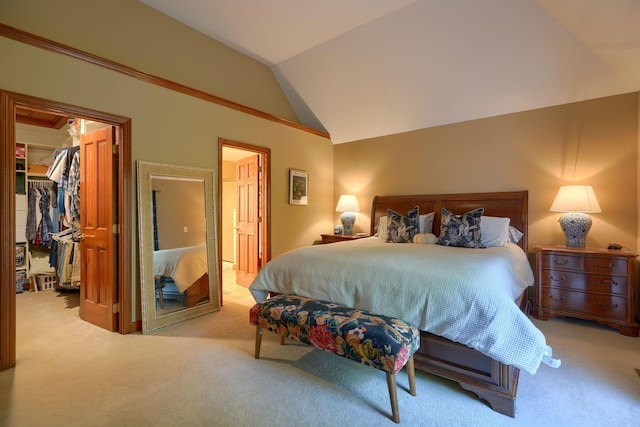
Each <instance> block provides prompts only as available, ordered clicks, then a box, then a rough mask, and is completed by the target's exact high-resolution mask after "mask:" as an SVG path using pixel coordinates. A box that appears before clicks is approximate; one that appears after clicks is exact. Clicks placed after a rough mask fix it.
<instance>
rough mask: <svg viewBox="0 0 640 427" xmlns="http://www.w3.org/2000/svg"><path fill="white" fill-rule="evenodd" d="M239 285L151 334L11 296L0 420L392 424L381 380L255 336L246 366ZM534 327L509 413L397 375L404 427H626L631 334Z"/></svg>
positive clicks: (61, 299) (637, 416) (72, 306)
mask: <svg viewBox="0 0 640 427" xmlns="http://www.w3.org/2000/svg"><path fill="white" fill-rule="evenodd" d="M252 304H253V299H252V298H251V296H250V294H249V292H248V290H247V289H245V288H242V287H238V286H235V287H234V288H233V289H232V290H231V292H229V293H226V294H224V307H223V308H222V310H220V311H219V312H216V313H213V314H209V315H206V316H202V317H199V318H197V319H193V320H190V321H187V322H183V323H180V324H176V325H173V326H171V327H167V328H165V329H162V330H159V331H158V332H156V333H154V334H150V335H141V334H130V335H125V336H123V335H119V334H117V333H110V332H107V331H104V330H102V329H99V328H97V327H94V326H92V325H90V324H88V323H86V322H83V321H81V320H80V319H79V318H78V308H77V294H76V295H70V294H58V293H55V292H54V291H48V292H40V293H38V294H35V293H25V294H20V295H18V296H17V311H18V330H17V343H18V354H17V358H18V362H17V366H16V367H15V368H14V369H11V370H8V371H4V372H0V425H1V426H8V427H14V426H15V427H29V426H69V427H71V426H83V427H85V426H258V425H260V426H282V425H304V426H335V425H349V426H378V425H380V426H384V425H389V426H391V425H395V424H394V423H393V422H392V421H391V420H390V419H389V416H390V412H391V409H390V405H389V400H388V392H387V387H386V381H385V376H384V374H383V373H382V372H379V371H376V370H373V369H370V368H367V367H364V366H361V365H358V364H356V363H354V362H351V361H348V360H346V359H343V358H340V357H336V356H332V355H330V354H327V353H323V352H321V351H319V350H312V349H311V348H309V347H307V346H304V345H301V344H295V343H293V342H291V341H288V342H287V343H288V345H285V346H280V345H279V344H278V337H277V336H276V335H274V334H270V333H265V336H264V339H263V344H262V354H261V355H262V358H261V359H260V360H255V359H254V358H253V350H254V334H255V329H254V327H253V326H251V325H250V324H249V322H248V308H249V307H250V306H251V305H252ZM534 322H535V323H536V324H537V325H538V326H539V327H540V328H541V329H542V330H543V332H544V333H545V335H546V337H547V340H548V342H549V343H550V345H552V346H553V347H554V354H555V355H556V356H557V357H559V358H561V359H562V367H561V368H560V369H551V368H549V367H547V366H544V365H543V366H541V367H540V370H539V371H538V373H537V374H536V375H534V376H531V375H528V374H526V373H522V374H521V375H520V383H519V387H518V390H519V392H518V400H517V408H516V418H515V419H512V418H509V417H505V416H503V415H500V414H498V413H496V412H493V411H492V410H491V409H490V408H489V407H488V405H487V404H486V403H484V402H483V401H481V400H479V399H478V398H477V397H476V396H475V395H474V394H473V393H470V392H467V391H465V390H463V389H461V388H460V387H459V386H458V385H457V384H455V383H452V382H450V381H446V380H442V379H440V378H437V377H434V376H432V375H428V374H425V373H421V372H418V373H417V389H418V395H417V396H416V397H412V396H411V395H409V393H408V392H407V387H408V385H407V378H406V375H405V372H404V371H402V372H401V373H400V374H398V387H399V390H398V403H399V408H400V418H401V423H402V425H405V426H536V427H539V426H551V425H553V426H618V427H620V426H638V425H639V424H638V420H640V381H638V377H637V375H636V372H635V367H636V366H638V362H639V361H640V339H638V338H630V337H624V336H621V335H620V334H618V333H617V332H615V331H613V330H611V329H609V328H606V327H603V326H600V325H597V324H594V323H591V322H584V321H579V320H571V319H551V320H549V321H547V322H542V321H537V320H534Z"/></svg>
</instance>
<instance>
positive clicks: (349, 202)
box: [336, 194, 360, 212]
mask: <svg viewBox="0 0 640 427" xmlns="http://www.w3.org/2000/svg"><path fill="white" fill-rule="evenodd" d="M336 212H360V206H358V199H356V196H354V195H353V194H343V195H341V196H340V199H338V206H336Z"/></svg>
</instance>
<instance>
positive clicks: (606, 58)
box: [141, 0, 640, 143]
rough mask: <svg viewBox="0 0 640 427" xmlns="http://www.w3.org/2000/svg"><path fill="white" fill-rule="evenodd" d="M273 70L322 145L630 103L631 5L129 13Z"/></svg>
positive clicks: (638, 62)
mask: <svg viewBox="0 0 640 427" xmlns="http://www.w3.org/2000/svg"><path fill="white" fill-rule="evenodd" d="M141 1H142V2H143V3H145V4H147V5H149V6H151V7H153V8H155V9H157V10H159V11H161V12H163V13H165V14H167V15H169V16H171V17H173V18H174V19H176V20H178V21H180V22H182V23H184V24H186V25H188V26H190V27H192V28H194V29H196V30H198V31H200V32H202V33H204V34H206V35H208V36H210V37H211V38H214V39H216V40H218V41H220V42H222V43H225V44H227V45H229V46H231V47H233V48H235V49H237V50H238V51H240V52H242V53H244V54H246V55H249V56H251V57H253V58H255V59H257V60H259V61H261V62H263V63H264V64H267V65H268V66H270V67H271V69H272V70H273V73H274V75H275V76H276V78H277V79H278V81H279V83H280V85H281V87H282V88H283V90H284V92H285V93H286V95H287V97H288V99H289V101H290V102H291V104H292V106H293V108H294V109H295V111H296V113H297V115H298V117H299V119H300V121H301V122H302V123H304V124H306V125H309V126H311V127H314V128H317V129H321V130H325V131H327V132H329V133H330V135H331V139H332V141H333V142H334V143H345V142H351V141H356V140H360V139H366V138H373V137H378V136H383V135H390V134H395V133H400V132H405V131H411V130H416V129H421V128H427V127H432V126H438V125H443V124H449V123H456V122H461V121H466V120H473V119H479V118H483V117H491V116H497V115H502V114H507V113H513V112H518V111H525V110H531V109H536V108H541V107H548V106H553V105H560V104H565V103H570V102H576V101H582V100H587V99H594V98H599V97H603V96H609V95H615V94H621V93H628V92H636V91H638V90H640V24H639V23H640V0H515V1H514V0H393V1H389V0H348V1H347V0H321V1H319V0H268V1H253V0H181V1H179V2H177V1H174V0H141Z"/></svg>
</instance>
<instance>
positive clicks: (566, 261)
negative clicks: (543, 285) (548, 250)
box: [553, 258, 569, 265]
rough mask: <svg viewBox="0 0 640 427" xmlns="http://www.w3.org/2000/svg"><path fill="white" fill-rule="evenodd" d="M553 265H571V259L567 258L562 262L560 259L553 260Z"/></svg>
mask: <svg viewBox="0 0 640 427" xmlns="http://www.w3.org/2000/svg"><path fill="white" fill-rule="evenodd" d="M553 263H554V264H556V265H567V264H568V263H569V259H567V258H565V259H563V260H562V262H560V261H558V258H554V259H553Z"/></svg>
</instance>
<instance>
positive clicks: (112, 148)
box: [111, 144, 118, 154]
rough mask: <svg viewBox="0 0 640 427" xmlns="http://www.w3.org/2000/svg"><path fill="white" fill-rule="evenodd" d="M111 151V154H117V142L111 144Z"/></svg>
mask: <svg viewBox="0 0 640 427" xmlns="http://www.w3.org/2000/svg"><path fill="white" fill-rule="evenodd" d="M111 151H112V152H113V154H118V144H113V145H112V146H111Z"/></svg>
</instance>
